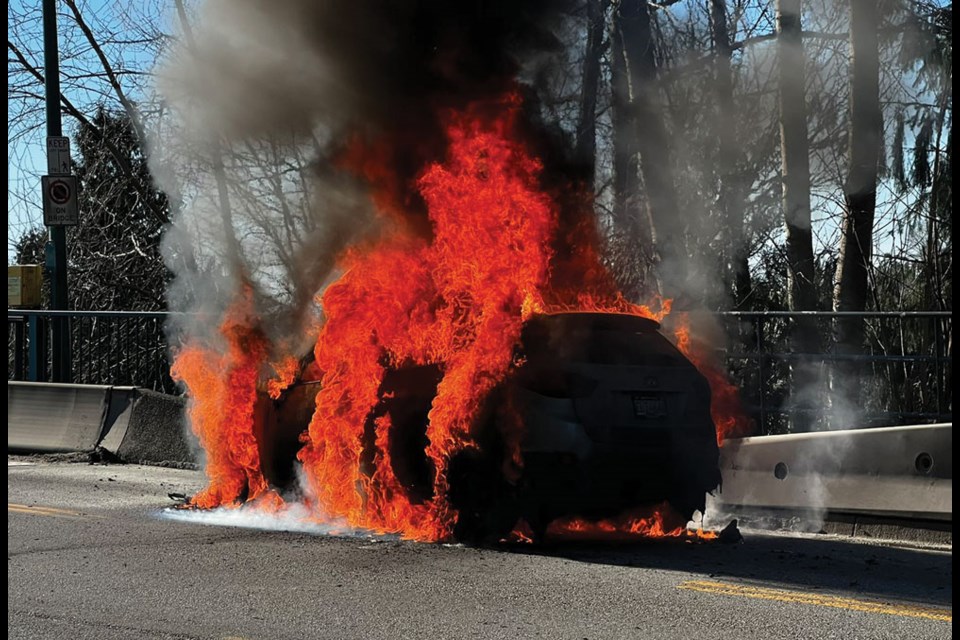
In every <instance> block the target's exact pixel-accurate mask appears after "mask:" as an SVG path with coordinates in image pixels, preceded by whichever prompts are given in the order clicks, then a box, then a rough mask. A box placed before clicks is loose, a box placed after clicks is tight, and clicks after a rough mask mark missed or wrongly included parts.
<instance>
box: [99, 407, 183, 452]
mask: <svg viewBox="0 0 960 640" xmlns="http://www.w3.org/2000/svg"><path fill="white" fill-rule="evenodd" d="M185 407H186V400H185V399H184V398H182V397H179V396H170V395H165V394H162V393H157V392H155V391H149V390H147V389H134V390H133V393H132V394H130V395H129V396H127V397H124V398H122V399H120V398H118V399H117V400H116V401H115V402H114V403H113V404H112V405H111V408H110V409H111V410H110V412H109V413H108V418H107V420H106V421H105V424H104V437H103V440H102V441H101V442H100V446H101V447H103V448H104V449H106V450H107V451H109V452H111V453H113V454H115V455H116V456H118V457H119V458H120V459H121V460H124V461H125V462H150V463H187V464H192V463H195V462H196V461H197V457H198V456H197V453H196V452H197V451H198V449H199V445H198V443H197V441H196V439H195V438H194V437H193V435H192V434H188V432H187V429H186V426H185V425H186V423H185V418H184V409H185Z"/></svg>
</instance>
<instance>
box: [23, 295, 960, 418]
mask: <svg viewBox="0 0 960 640" xmlns="http://www.w3.org/2000/svg"><path fill="white" fill-rule="evenodd" d="M172 315H173V314H171V313H151V312H110V311H108V312H101V311H16V310H8V312H7V336H8V337H7V360H8V376H7V377H8V379H10V380H37V381H44V380H48V372H49V371H51V367H50V365H51V363H50V349H49V331H50V320H51V319H52V318H57V317H66V318H68V319H69V322H70V334H71V337H72V344H73V370H72V375H73V378H72V380H71V381H72V382H76V383H81V384H111V385H136V386H140V387H145V388H149V389H154V390H156V391H163V392H166V393H179V392H180V391H181V390H180V389H178V387H177V385H176V383H174V381H173V380H172V379H171V378H170V367H169V355H170V352H169V346H168V337H167V334H166V333H165V327H166V325H167V323H168V320H169V319H170V318H171V316H172ZM851 316H853V317H857V318H860V319H862V320H863V322H864V329H865V336H866V339H865V342H864V348H863V349H862V351H861V352H859V353H856V354H849V353H840V352H838V351H837V350H836V349H835V347H834V346H833V345H834V341H833V331H834V327H833V323H834V322H835V321H836V320H837V319H839V318H844V317H851ZM715 317H716V319H717V320H718V322H719V323H720V324H721V326H722V328H723V331H724V332H725V334H726V336H727V341H728V346H727V347H726V348H723V349H719V350H718V352H717V356H718V359H720V361H721V362H725V363H726V366H727V369H728V371H729V373H730V376H731V379H732V380H733V382H734V383H735V384H736V385H737V386H738V388H739V389H740V392H741V397H742V400H743V404H744V409H745V411H746V412H747V413H748V414H749V417H751V418H752V419H753V421H754V423H755V432H756V433H787V432H791V431H807V430H811V429H826V428H838V427H840V426H844V427H852V426H883V425H895V424H907V423H921V422H940V421H952V408H953V398H952V391H951V389H952V384H951V383H952V358H951V357H950V356H951V353H952V344H953V341H952V335H953V326H952V322H953V314H952V313H951V312H866V313H838V312H785V311H766V312H764V311H745V312H736V311H731V312H721V313H717V314H715ZM798 318H803V319H806V320H808V321H809V322H810V323H812V325H813V326H814V328H815V334H816V338H815V342H816V344H817V345H818V347H819V348H818V349H817V350H816V352H812V353H798V352H796V351H795V350H794V349H793V348H792V346H791V345H792V344H794V342H793V333H794V324H795V321H796V320H797V319H798ZM910 325H912V326H910ZM838 363H848V364H852V366H853V368H854V369H855V371H856V373H857V375H858V376H859V378H860V381H859V385H858V387H859V391H858V394H857V397H856V398H850V397H843V396H840V395H838V393H837V392H836V391H835V390H834V389H833V388H832V384H831V383H832V379H831V378H832V376H833V375H834V374H835V367H836V366H837V365H838ZM801 365H802V366H805V367H807V383H806V388H804V389H802V390H798V389H796V388H794V385H793V382H794V380H795V378H796V368H797V367H798V366H801ZM850 370H851V367H850V366H848V367H847V368H846V369H845V370H844V371H845V372H846V373H849V371H850Z"/></svg>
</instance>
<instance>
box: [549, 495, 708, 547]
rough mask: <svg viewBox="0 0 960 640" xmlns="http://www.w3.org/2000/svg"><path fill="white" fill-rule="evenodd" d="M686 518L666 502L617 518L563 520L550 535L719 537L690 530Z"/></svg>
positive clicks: (575, 537)
mask: <svg viewBox="0 0 960 640" xmlns="http://www.w3.org/2000/svg"><path fill="white" fill-rule="evenodd" d="M686 525H687V522H686V518H684V517H683V516H681V515H679V514H678V513H677V512H676V511H674V510H673V508H672V507H671V506H670V505H669V504H667V503H665V502H664V503H662V504H660V505H657V506H656V507H653V508H650V509H643V510H631V511H627V512H624V513H622V514H620V515H619V516H617V517H616V518H607V519H603V520H597V521H591V520H586V519H584V518H560V519H558V520H555V521H554V522H552V523H551V524H550V526H549V527H548V528H547V535H548V536H552V537H554V538H556V539H560V540H585V539H589V540H621V541H628V540H636V539H643V538H684V539H688V540H712V539H714V538H716V537H717V536H718V535H719V534H717V533H716V532H715V531H706V530H704V529H702V528H697V529H688V528H687V526H686Z"/></svg>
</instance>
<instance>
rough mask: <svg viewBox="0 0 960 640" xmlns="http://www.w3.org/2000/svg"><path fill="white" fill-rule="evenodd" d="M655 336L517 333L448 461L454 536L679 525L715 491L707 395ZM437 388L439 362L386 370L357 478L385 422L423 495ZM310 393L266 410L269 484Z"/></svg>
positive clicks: (618, 330) (288, 468)
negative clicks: (504, 365)
mask: <svg viewBox="0 0 960 640" xmlns="http://www.w3.org/2000/svg"><path fill="white" fill-rule="evenodd" d="M658 329H659V324H658V323H657V322H655V321H653V320H650V319H648V318H643V317H639V316H633V315H624V314H608V313H587V312H575V313H557V314H545V315H536V316H533V317H532V318H531V319H530V320H528V321H527V322H526V323H525V325H524V327H523V331H522V333H521V338H520V342H519V344H518V346H517V352H516V354H515V356H516V357H515V360H516V361H517V362H519V363H521V364H520V365H519V366H517V367H516V368H515V369H514V370H513V371H512V373H511V374H510V375H509V376H508V377H507V378H506V379H505V380H504V381H503V382H502V383H501V384H500V385H498V386H497V388H496V389H495V390H494V391H493V392H492V393H490V394H489V396H488V397H487V398H486V402H485V404H484V408H483V409H482V410H481V411H479V412H478V414H477V416H476V419H475V423H474V426H473V437H474V439H475V441H476V443H477V445H478V446H476V447H471V448H469V449H467V450H465V451H462V452H460V453H459V454H457V455H456V456H455V457H454V458H453V459H452V460H450V466H449V472H448V479H449V486H450V491H449V498H450V502H451V504H452V505H453V506H454V507H455V508H456V509H457V511H458V519H457V524H456V527H455V530H454V534H455V536H456V537H457V538H458V539H461V540H466V541H472V542H480V541H485V540H492V539H499V538H501V537H503V536H504V535H506V534H507V533H509V531H510V530H511V529H512V528H513V527H514V526H515V524H516V523H517V522H518V520H520V519H523V520H524V521H526V522H527V523H528V525H529V526H530V528H531V530H532V532H533V534H534V538H535V539H536V538H538V537H539V538H542V537H543V535H544V533H545V531H546V528H547V526H548V525H549V523H550V522H551V521H553V520H554V519H556V518H560V517H565V516H579V517H583V518H588V519H600V518H607V517H611V516H615V515H617V514H618V513H620V512H621V511H623V510H624V509H628V508H635V507H643V506H648V505H650V506H652V505H656V504H660V503H662V502H664V501H667V502H669V503H670V505H671V506H672V507H673V509H674V510H675V511H677V512H678V513H679V514H680V515H682V516H686V517H689V516H691V515H692V514H693V512H694V511H695V510H697V509H699V510H701V511H702V510H703V508H704V504H705V496H706V493H707V492H709V491H712V490H713V489H715V488H716V487H717V486H718V485H719V483H720V472H719V466H718V459H719V450H718V446H717V439H716V431H715V427H714V422H713V420H712V418H711V415H710V388H709V385H708V383H707V380H706V379H705V378H704V377H703V376H702V375H701V374H700V373H699V371H698V370H697V369H696V367H695V366H694V365H693V364H692V363H691V362H690V361H689V360H688V359H687V358H686V357H685V356H684V355H683V354H682V353H681V352H680V351H679V350H677V348H676V347H675V346H674V345H673V344H672V343H671V342H670V341H669V340H667V339H666V338H665V337H664V336H663V335H662V334H661V333H660V332H659V331H658ZM441 379H442V370H441V368H440V366H438V365H427V366H406V367H404V366H401V367H397V368H393V369H391V370H389V371H388V372H387V374H386V375H385V377H384V379H383V382H382V385H381V389H380V397H381V401H380V402H379V404H378V405H377V407H376V408H375V409H374V411H373V412H372V414H371V415H370V417H369V419H368V421H367V425H366V433H365V437H364V440H365V447H364V450H363V452H362V454H361V465H360V468H361V472H364V470H365V469H370V468H372V461H373V456H374V448H373V440H374V433H373V430H374V424H375V421H376V419H377V418H378V417H380V416H384V415H389V417H390V424H391V429H392V431H391V433H390V439H389V441H390V445H389V446H390V449H391V450H390V459H391V462H392V465H393V471H394V473H395V475H396V477H397V479H398V480H399V481H400V483H401V484H402V485H403V487H404V488H405V490H406V491H407V492H408V496H409V498H410V499H411V501H413V502H422V501H427V500H430V499H431V498H432V497H433V495H432V492H433V477H434V468H433V465H432V463H431V461H430V460H429V459H428V458H427V456H426V455H425V453H424V449H425V447H426V446H427V444H428V442H427V436H426V425H427V421H428V414H429V411H430V408H431V403H432V401H433V398H434V396H435V395H436V389H437V385H438V383H439V382H440V380H441ZM315 392H316V387H315V386H312V387H311V385H299V386H295V387H293V388H292V389H291V390H290V391H289V392H288V393H287V394H286V395H285V396H284V397H282V398H281V399H280V400H279V401H277V402H275V403H272V406H271V407H270V408H268V409H267V417H266V419H265V421H264V432H265V433H268V434H270V437H261V438H260V446H261V460H262V461H263V466H264V472H265V475H266V476H267V477H268V479H269V480H270V481H271V482H273V483H274V484H277V485H280V486H282V485H284V484H288V483H289V482H290V481H291V480H292V460H293V458H294V455H295V452H296V449H297V446H298V441H297V436H298V435H299V433H300V432H301V431H302V430H303V429H304V428H305V427H306V424H307V423H308V422H309V419H310V413H311V409H312V406H311V399H312V396H313V395H314V394H315ZM518 426H519V428H517V427H518ZM508 434H520V441H519V442H518V443H517V442H513V441H511V436H509V435H508ZM517 447H519V456H517V455H516V454H517Z"/></svg>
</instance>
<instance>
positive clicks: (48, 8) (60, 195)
mask: <svg viewBox="0 0 960 640" xmlns="http://www.w3.org/2000/svg"><path fill="white" fill-rule="evenodd" d="M42 6H43V75H44V94H45V98H46V108H47V109H46V111H47V169H50V172H49V173H50V176H57V175H63V174H65V173H67V174H68V173H70V142H69V141H67V143H66V144H63V140H64V137H63V125H62V122H61V120H60V51H59V48H60V47H59V43H58V42H57V39H58V38H57V0H43V5H42ZM51 147H52V148H53V149H54V150H55V151H54V153H51V152H50V150H51ZM64 156H66V157H64ZM51 160H53V161H54V162H55V164H56V166H55V167H54V166H51V164H52V163H51ZM54 169H55V171H54ZM69 180H73V182H72V183H71V182H69ZM69 180H67V181H65V182H64V183H63V185H47V184H46V183H45V181H46V179H44V184H43V187H44V189H43V202H44V207H43V211H44V218H45V220H44V222H46V218H47V216H48V211H47V203H48V202H49V203H50V205H52V207H53V214H54V217H56V216H57V215H58V214H57V211H58V210H59V208H62V210H63V211H62V213H63V215H64V216H65V217H66V219H67V220H69V219H70V216H69V214H70V208H69V205H70V203H71V202H72V203H73V211H74V215H73V218H74V219H75V218H76V213H75V212H76V202H77V199H76V198H77V188H76V178H70V179H69ZM48 186H50V187H51V188H48ZM51 190H52V191H53V193H51ZM61 200H62V201H63V202H62V203H60V204H58V203H57V202H56V201H61ZM47 224H48V225H49V224H50V223H47ZM73 224H76V222H74V223H73ZM49 229H50V242H49V243H47V246H48V251H47V252H46V253H47V255H48V256H49V258H50V261H49V264H48V268H49V270H50V293H51V296H50V298H51V300H50V307H51V308H53V309H56V310H66V308H67V307H68V306H69V303H68V300H69V298H68V297H67V230H66V228H64V226H63V224H55V223H54V224H53V225H52V226H49ZM51 327H52V330H53V331H52V334H53V335H52V337H53V340H52V353H51V356H52V357H51V361H52V364H53V372H52V373H53V381H54V382H73V366H72V364H71V362H70V361H71V357H70V324H69V322H68V320H67V319H66V318H54V319H53V322H52V323H51ZM31 366H33V363H32V362H31Z"/></svg>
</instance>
